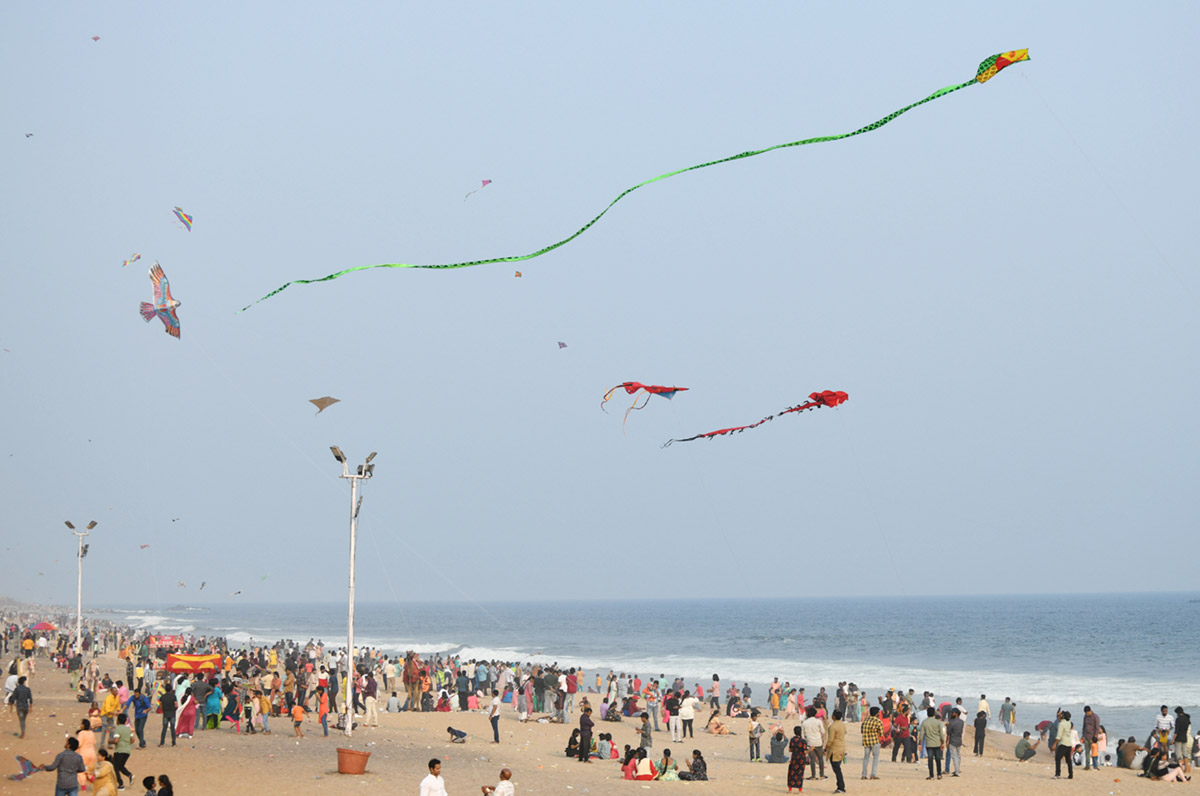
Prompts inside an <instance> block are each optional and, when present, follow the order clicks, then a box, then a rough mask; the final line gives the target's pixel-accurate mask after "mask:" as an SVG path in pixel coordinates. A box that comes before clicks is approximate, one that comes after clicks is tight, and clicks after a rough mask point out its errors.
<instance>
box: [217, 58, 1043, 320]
mask: <svg viewBox="0 0 1200 796" xmlns="http://www.w3.org/2000/svg"><path fill="white" fill-rule="evenodd" d="M1028 60H1029V50H1027V49H1026V50H1010V51H1009V52H1006V53H999V54H997V55H993V56H991V57H989V58H985V59H984V60H983V62H982V63H980V64H979V69H978V70H977V71H976V73H975V77H973V78H971V79H970V80H968V81H967V82H965V83H960V84H958V85H956V86H947V87H946V88H943V89H938V90H937V91H935V92H933V93H932V94H930V95H929V96H928V97H926V98H925V99H923V100H919V101H917V102H914V103H913V104H911V105H905V106H904V107H903V108H901V109H900V110H898V111H893V112H892V113H889V114H888V115H887V116H884V117H883V118H882V119H880V120H879V121H877V122H871V123H870V124H868V125H866V126H864V127H860V128H858V129H857V130H855V131H854V132H852V133H842V134H840V135H823V136H818V137H817V138H805V139H804V140H803V141H791V142H789V143H786V144H776V145H775V146H770V147H767V148H766V149H756V150H752V151H750V152H742V153H741V154H739V155H731V156H729V157H727V158H721V159H720V160H710V161H709V162H708V163H700V164H698V165H696V166H688V167H687V168H684V169H676V170H675V171H668V172H667V173H666V174H660V175H658V176H657V177H651V178H650V179H648V180H646V181H644V182H639V183H638V184H637V185H634V186H633V187H632V188H626V189H625V190H624V191H622V192H621V193H620V194H619V195H618V196H617V198H616V199H613V200H612V201H611V202H609V203H608V206H607V207H605V208H604V209H603V210H601V211H600V214H599V215H597V216H596V217H595V218H593V219H592V220H591V221H589V222H587V223H586V224H584V225H583V226H582V227H580V228H579V229H578V230H576V232H575V233H574V234H572V235H570V236H569V237H566V238H563V239H562V240H560V241H558V242H557V243H551V244H550V245H549V246H544V247H542V248H540V249H538V250H537V251H535V252H531V253H529V254H522V255H518V256H515V257H492V258H491V259H487V260H469V261H467V262H461V263H439V264H434V265H417V264H415V263H380V264H378V265H359V266H355V267H353V268H347V269H345V270H343V271H337V272H336V273H332V274H329V275H328V276H323V277H320V278H319V279H294V280H292V281H291V282H287V283H285V284H283V285H280V286H279V287H277V288H275V289H274V290H272V291H271V292H270V293H268V294H267V295H265V296H263V297H262V298H260V299H259V300H258V301H256V302H254V304H258V303H259V302H260V301H266V300H267V299H269V298H271V297H272V296H275V295H277V294H279V293H282V292H283V291H284V290H286V289H287V288H288V287H289V286H290V285H311V284H313V283H314V282H329V281H331V280H333V279H337V278H338V277H339V276H345V275H346V274H349V273H352V272H354V271H367V270H369V269H372V268H469V267H471V266H473V265H488V264H490V263H517V262H521V261H522V260H532V259H533V258H535V257H541V256H542V255H543V254H547V253H549V252H552V251H554V250H555V249H557V248H558V247H559V246H564V245H566V244H567V243H570V242H571V241H573V240H575V239H576V238H578V237H579V236H580V235H582V234H583V233H585V232H587V231H588V229H590V228H591V226H592V225H593V224H595V223H596V222H597V221H599V220H600V219H601V218H603V217H604V214H605V213H607V212H608V211H609V210H611V209H612V207H613V205H615V204H616V203H617V202H619V201H621V200H622V199H624V198H625V197H626V196H628V195H629V194H631V193H633V192H634V191H636V190H637V189H638V188H641V187H642V186H643V185H649V184H650V183H652V182H658V181H659V180H665V179H667V178H668V177H674V176H675V175H677V174H683V173H684V172H688V171H696V170H697V169H706V168H708V167H709V166H716V165H717V164H719V163H728V162H729V161H731V160H742V159H744V158H752V157H754V156H755V155H761V154H763V153H765V152H773V151H774V150H776V149H786V148H788V147H793V146H805V145H806V144H822V143H825V142H826V141H840V140H842V139H843V138H853V137H854V136H856V135H862V134H863V133H869V132H871V131H872V130H878V129H879V128H880V127H883V126H884V125H885V124H887V123H888V122H890V121H892V120H893V119H895V118H896V117H897V116H900V115H901V114H903V113H907V112H908V111H911V110H912V109H913V108H916V107H917V106H919V105H924V104H925V103H927V102H932V101H933V100H935V99H938V98H939V97H944V96H946V95H947V94H952V93H953V92H955V91H958V90H959V89H963V88H966V87H967V86H973V85H975V84H976V83H986V82H987V81H989V80H991V79H992V78H993V77H995V75H996V74H997V73H998V72H999V71H1000V70H1001V69H1004V68H1005V67H1007V66H1011V65H1012V64H1015V63H1018V62H1019V61H1028ZM254 304H250V305H248V306H246V307H242V309H240V310H238V312H245V311H246V310H248V309H250V307H253V306H254Z"/></svg>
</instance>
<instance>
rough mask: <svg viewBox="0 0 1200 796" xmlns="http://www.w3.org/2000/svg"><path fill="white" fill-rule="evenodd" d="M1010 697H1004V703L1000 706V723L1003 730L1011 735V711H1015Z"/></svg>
mask: <svg viewBox="0 0 1200 796" xmlns="http://www.w3.org/2000/svg"><path fill="white" fill-rule="evenodd" d="M1015 707H1016V706H1015V705H1013V702H1012V697H1005V698H1004V704H1003V705H1001V706H1000V724H1001V725H1002V726H1003V727H1004V731H1005V732H1006V733H1008V734H1009V735H1012V728H1013V713H1014V712H1015Z"/></svg>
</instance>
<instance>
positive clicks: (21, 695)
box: [12, 677, 33, 739]
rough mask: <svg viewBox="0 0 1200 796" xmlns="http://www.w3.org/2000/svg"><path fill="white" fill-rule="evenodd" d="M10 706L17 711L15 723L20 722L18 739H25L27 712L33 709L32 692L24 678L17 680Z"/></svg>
mask: <svg viewBox="0 0 1200 796" xmlns="http://www.w3.org/2000/svg"><path fill="white" fill-rule="evenodd" d="M12 705H13V706H14V707H15V708H16V709H17V721H18V722H20V725H21V732H20V733H19V734H18V736H17V737H18V738H21V739H24V738H25V719H26V717H28V716H29V711H30V709H31V708H32V707H33V691H31V690H29V686H27V685H25V678H24V677H18V678H17V687H16V688H14V689H13V693H12Z"/></svg>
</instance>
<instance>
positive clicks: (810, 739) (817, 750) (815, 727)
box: [800, 705, 829, 779]
mask: <svg viewBox="0 0 1200 796" xmlns="http://www.w3.org/2000/svg"><path fill="white" fill-rule="evenodd" d="M804 714H805V716H807V718H805V719H804V721H802V722H800V729H801V730H803V731H804V745H805V747H806V748H807V749H808V762H809V765H811V766H812V771H811V772H809V776H808V778H809V779H817V778H818V777H817V766H818V765H820V767H821V776H820V779H829V777H827V776H825V722H823V721H821V720H820V719H818V718H817V709H816V708H815V707H813V706H812V705H809V706H808V708H807V709H805V711H804Z"/></svg>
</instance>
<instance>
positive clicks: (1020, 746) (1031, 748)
mask: <svg viewBox="0 0 1200 796" xmlns="http://www.w3.org/2000/svg"><path fill="white" fill-rule="evenodd" d="M1041 743H1042V739H1041V738H1038V739H1037V740H1036V741H1034V742H1033V743H1030V742H1029V730H1026V731H1025V735H1023V736H1022V737H1021V740H1019V741H1017V748H1016V750H1015V754H1016V756H1017V762H1019V763H1024V762H1025V761H1026V760H1032V759H1033V757H1034V755H1036V754H1037V748H1038V746H1039V745H1040V744H1041Z"/></svg>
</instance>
